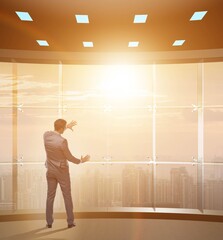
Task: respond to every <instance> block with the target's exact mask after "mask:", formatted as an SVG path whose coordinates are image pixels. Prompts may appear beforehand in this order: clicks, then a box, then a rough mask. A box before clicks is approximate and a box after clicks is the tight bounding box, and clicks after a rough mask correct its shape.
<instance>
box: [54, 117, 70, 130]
mask: <svg viewBox="0 0 223 240" xmlns="http://www.w3.org/2000/svg"><path fill="white" fill-rule="evenodd" d="M66 125H67V122H66V120H64V119H57V120H56V121H55V122H54V130H56V131H57V130H60V129H62V128H65V127H66Z"/></svg>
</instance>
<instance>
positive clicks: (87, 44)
mask: <svg viewBox="0 0 223 240" xmlns="http://www.w3.org/2000/svg"><path fill="white" fill-rule="evenodd" d="M83 46H84V47H94V44H93V42H83Z"/></svg>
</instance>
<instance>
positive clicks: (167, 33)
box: [0, 0, 223, 53]
mask: <svg viewBox="0 0 223 240" xmlns="http://www.w3.org/2000/svg"><path fill="white" fill-rule="evenodd" d="M15 11H22V12H29V14H30V15H31V17H32V19H33V21H21V20H20V19H19V18H18V16H17V15H16V13H15ZM195 11H208V12H207V14H206V15H205V17H204V18H203V20H202V21H190V18H191V16H192V15H193V13H194V12H195ZM75 14H85V15H88V16H89V21H90V23H89V24H78V23H77V22H76V19H75ZM135 14H148V18H147V22H146V23H144V24H134V23H133V19H134V15H135ZM222 27H223V1H222V0H19V1H18V0H1V1H0V50H2V49H4V50H9V49H10V50H28V51H41V52H44V51H47V52H55V51H56V52H58V51H59V52H60V51H61V52H78V53H85V52H87V53H92V52H97V53H104V52H110V53H111V52H134V53H142V52H156V51H171V52H172V51H184V50H190V51H191V50H206V49H209V50H210V49H221V48H223V30H222ZM37 39H44V40H47V42H48V43H49V46H47V47H41V46H39V45H38V44H37V42H36V40H37ZM177 39H185V43H184V44H183V45H182V46H177V47H176V46H172V44H173V42H174V41H175V40H177ZM83 41H92V42H93V43H94V47H93V48H84V47H83ZM129 41H138V42H139V46H138V47H134V48H129V47H128V42H129Z"/></svg>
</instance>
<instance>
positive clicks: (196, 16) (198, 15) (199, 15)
mask: <svg viewBox="0 0 223 240" xmlns="http://www.w3.org/2000/svg"><path fill="white" fill-rule="evenodd" d="M207 12H208V11H200V12H195V13H194V14H193V16H192V17H191V19H190V21H200V20H202V19H203V17H204V16H205V14H206V13H207Z"/></svg>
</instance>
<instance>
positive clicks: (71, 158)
mask: <svg viewBox="0 0 223 240" xmlns="http://www.w3.org/2000/svg"><path fill="white" fill-rule="evenodd" d="M62 150H63V153H64V155H65V157H66V159H67V160H68V161H70V162H72V163H75V164H79V163H85V162H87V161H89V160H90V156H89V155H86V156H84V157H83V156H81V159H79V158H76V157H74V156H73V155H72V154H71V152H70V150H69V147H68V142H67V140H66V139H64V141H63V144H62Z"/></svg>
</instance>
